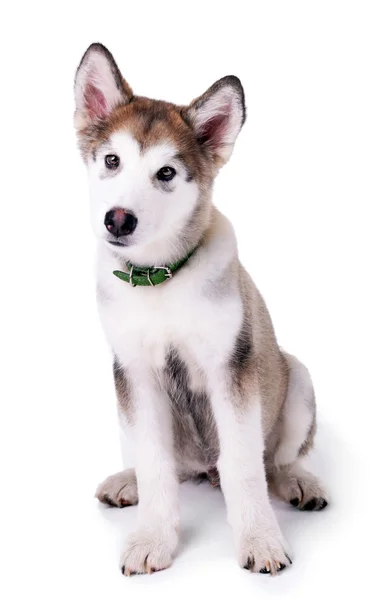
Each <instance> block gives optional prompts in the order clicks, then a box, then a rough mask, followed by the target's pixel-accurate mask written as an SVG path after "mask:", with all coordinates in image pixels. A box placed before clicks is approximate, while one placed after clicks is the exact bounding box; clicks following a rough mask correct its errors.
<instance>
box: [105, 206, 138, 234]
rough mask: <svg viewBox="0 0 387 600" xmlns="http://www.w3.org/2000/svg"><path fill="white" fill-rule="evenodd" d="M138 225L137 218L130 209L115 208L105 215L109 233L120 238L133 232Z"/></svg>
mask: <svg viewBox="0 0 387 600" xmlns="http://www.w3.org/2000/svg"><path fill="white" fill-rule="evenodd" d="M136 226H137V219H136V217H135V216H134V214H133V213H132V212H131V211H130V210H124V209H123V208H113V210H109V211H108V212H107V213H106V215H105V227H106V229H107V230H108V232H109V233H111V234H112V235H114V236H115V237H117V238H119V237H121V236H123V235H129V234H131V233H133V231H134V230H135V229H136Z"/></svg>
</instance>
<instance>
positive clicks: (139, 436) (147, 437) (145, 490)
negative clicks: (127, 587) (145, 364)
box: [122, 368, 179, 575]
mask: <svg viewBox="0 0 387 600" xmlns="http://www.w3.org/2000/svg"><path fill="white" fill-rule="evenodd" d="M130 412H131V415H130V421H131V423H132V430H133V435H134V440H135V447H136V477H137V485H138V495H139V507H138V523H137V529H136V531H135V532H134V533H133V534H132V535H131V536H130V537H129V540H128V542H127V545H126V548H125V550H124V553H123V556H122V572H123V574H125V575H131V574H133V573H152V572H153V571H159V570H161V569H166V568H167V567H169V566H170V565H171V563H172V558H173V554H174V552H175V550H176V547H177V543H178V524H179V510H178V478H177V475H176V466H175V458H174V452H173V432H172V415H171V410H170V406H169V399H168V397H167V395H166V394H165V393H164V392H163V391H162V390H161V389H160V386H159V385H158V382H157V381H156V379H155V377H154V374H153V373H152V372H151V370H150V369H139V368H136V369H133V370H132V371H131V372H130Z"/></svg>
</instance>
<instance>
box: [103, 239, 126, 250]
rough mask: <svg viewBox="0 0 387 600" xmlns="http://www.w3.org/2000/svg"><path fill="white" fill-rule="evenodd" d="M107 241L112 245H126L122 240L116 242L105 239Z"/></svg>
mask: <svg viewBox="0 0 387 600" xmlns="http://www.w3.org/2000/svg"><path fill="white" fill-rule="evenodd" d="M107 241H108V242H109V244H111V245H112V246H121V247H124V248H125V247H126V246H127V245H128V244H124V242H118V241H117V240H107Z"/></svg>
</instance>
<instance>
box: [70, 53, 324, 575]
mask: <svg viewBox="0 0 387 600" xmlns="http://www.w3.org/2000/svg"><path fill="white" fill-rule="evenodd" d="M75 99H76V113H75V126H76V129H77V134H78V140H79V146H80V149H81V153H82V156H83V159H84V161H85V163H86V166H87V170H88V177H89V183H90V197H91V214H92V223H93V228H94V231H95V234H96V236H97V239H98V305H99V312H100V315H101V320H102V324H103V328H104V330H105V333H106V336H107V339H108V341H109V343H110V346H111V348H112V350H113V353H114V378H115V385H116V391H117V398H118V406H119V411H120V414H121V417H122V419H123V420H124V422H125V423H126V424H127V426H128V429H129V430H130V434H131V435H132V436H133V438H134V440H135V444H136V464H135V469H128V470H126V471H123V472H121V473H118V474H116V475H112V476H111V477H108V479H107V480H106V481H105V482H104V483H102V484H101V485H100V487H99V488H98V490H97V496H98V498H99V499H100V500H101V502H106V503H108V504H111V505H114V506H127V505H129V504H135V503H137V502H138V501H139V512H138V526H137V529H136V531H135V533H133V534H132V535H131V537H130V538H129V540H128V542H127V544H126V547H125V549H124V553H123V556H122V572H123V573H124V574H125V575H130V574H133V573H151V572H153V571H158V570H160V569H165V568H166V567H169V566H170V565H171V563H172V558H173V556H174V554H175V552H176V549H177V546H178V539H179V507H178V486H179V482H181V481H184V480H186V479H189V478H193V477H197V476H198V475H202V474H203V473H205V474H207V476H208V478H209V479H210V480H211V481H212V483H213V484H216V483H218V482H219V483H220V485H221V488H222V491H223V494H224V496H225V500H226V504H227V511H228V518H229V522H230V524H231V526H232V528H233V532H234V535H235V542H236V548H237V555H238V561H239V564H240V565H241V566H242V567H245V568H247V569H250V570H251V571H257V572H260V573H271V574H274V573H276V572H277V571H280V570H282V569H283V568H285V567H286V566H288V565H290V563H291V559H290V552H289V550H288V548H287V545H286V542H285V540H284V538H283V536H282V534H281V531H280V528H279V526H278V523H277V519H276V517H275V514H274V512H273V509H272V506H271V504H270V500H269V495H268V488H271V489H272V491H273V492H274V493H276V494H277V495H278V496H279V497H281V498H282V499H283V500H284V501H285V502H289V503H291V504H292V505H293V506H295V507H297V508H298V509H300V510H320V509H322V508H324V507H325V506H326V505H327V494H326V492H325V490H324V488H323V486H322V485H321V483H320V482H319V480H318V479H317V478H316V477H315V476H314V475H312V474H311V473H309V472H308V471H306V470H304V468H303V467H302V466H301V459H302V457H303V456H304V455H305V454H307V452H308V451H309V449H310V448H311V446H312V443H313V438H314V435H315V430H316V419H315V414H316V409H315V400H314V392H313V386H312V382H311V379H310V376H309V374H308V371H307V369H306V367H305V366H304V365H303V364H301V363H300V362H299V361H298V360H297V359H296V358H295V357H294V356H291V355H289V354H287V353H285V352H283V351H282V350H280V348H279V347H278V344H277V341H276V338H275V335H274V331H273V326H272V323H271V320H270V316H269V313H268V311H267V308H266V306H265V303H264V301H263V299H262V297H261V295H260V294H259V292H258V290H257V288H256V287H255V285H254V283H253V281H252V280H251V278H250V276H249V275H248V273H247V272H246V271H245V269H244V268H243V266H242V265H241V263H240V262H239V259H238V252H237V245H236V240H235V235H234V231H233V228H232V225H231V223H230V222H229V221H228V220H227V219H226V218H225V217H224V216H223V215H222V214H221V213H220V212H219V211H218V210H217V209H216V208H215V207H214V205H213V204H212V188H213V182H214V179H215V177H216V175H217V173H218V171H219V169H220V168H221V167H222V166H223V165H224V164H225V163H226V162H227V161H228V159H229V158H230V156H231V153H232V150H233V146H234V143H235V140H236V138H237V136H238V133H239V131H240V130H241V127H242V125H243V123H244V121H245V99H244V93H243V88H242V85H241V83H240V81H239V79H238V78H237V77H234V76H228V77H223V79H220V80H219V81H217V82H216V83H215V84H214V85H212V86H211V87H210V88H209V89H208V90H207V91H206V92H205V93H204V94H203V95H202V96H200V97H199V98H197V99H196V100H193V101H192V102H191V104H189V105H188V106H176V105H175V104H171V103H169V102H162V101H159V100H150V99H149V98H143V97H141V96H136V95H134V93H133V92H132V89H131V88H130V86H129V85H128V84H127V83H126V81H125V79H123V77H122V75H121V73H120V71H119V69H118V67H117V65H116V63H115V61H114V59H113V57H112V55H111V54H110V52H109V51H108V50H107V49H106V48H105V47H104V46H102V45H101V44H93V45H91V46H90V48H89V49H88V50H87V52H86V53H85V55H84V56H83V58H82V61H81V63H80V65H79V68H78V71H77V74H76V81H75Z"/></svg>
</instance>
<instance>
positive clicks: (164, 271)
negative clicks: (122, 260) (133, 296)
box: [113, 248, 196, 287]
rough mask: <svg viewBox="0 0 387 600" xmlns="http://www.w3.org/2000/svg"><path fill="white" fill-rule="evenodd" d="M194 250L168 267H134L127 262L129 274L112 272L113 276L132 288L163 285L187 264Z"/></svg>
mask: <svg viewBox="0 0 387 600" xmlns="http://www.w3.org/2000/svg"><path fill="white" fill-rule="evenodd" d="M195 250H196V248H194V249H193V250H191V252H190V253H189V254H187V255H186V256H185V257H184V258H182V259H181V260H178V261H177V262H175V263H172V264H171V265H169V266H168V267H167V266H166V267H135V266H134V265H132V264H131V263H129V262H127V263H126V266H127V268H128V271H129V273H124V272H123V271H113V275H115V276H116V277H118V278H119V279H122V281H126V282H127V283H130V284H131V285H132V287H136V286H137V285H148V286H152V287H153V286H155V285H159V283H164V281H166V280H167V279H172V275H173V273H176V271H178V270H179V269H180V268H181V267H182V266H183V265H184V264H185V263H186V262H187V260H188V259H189V258H190V257H191V256H192V254H193V253H194V252H195Z"/></svg>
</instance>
